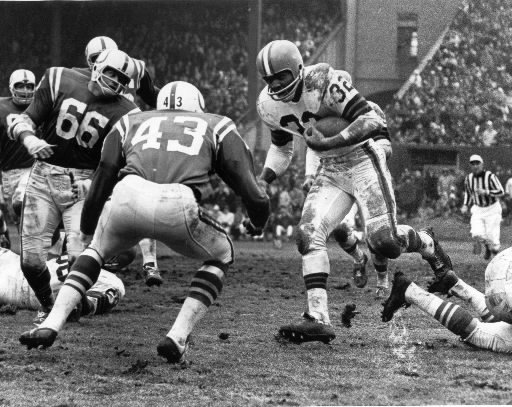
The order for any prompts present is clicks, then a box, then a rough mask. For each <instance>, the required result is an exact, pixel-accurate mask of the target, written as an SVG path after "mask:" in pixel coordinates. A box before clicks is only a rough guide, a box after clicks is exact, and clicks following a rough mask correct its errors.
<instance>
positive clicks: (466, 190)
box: [462, 177, 471, 206]
mask: <svg viewBox="0 0 512 407" xmlns="http://www.w3.org/2000/svg"><path fill="white" fill-rule="evenodd" d="M470 203H471V188H470V187H469V177H466V179H465V180H464V201H463V202H462V205H464V206H469V205H470Z"/></svg>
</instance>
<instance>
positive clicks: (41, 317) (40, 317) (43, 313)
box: [32, 308, 50, 326]
mask: <svg viewBox="0 0 512 407" xmlns="http://www.w3.org/2000/svg"><path fill="white" fill-rule="evenodd" d="M48 315H50V310H44V309H42V308H41V309H39V310H38V311H37V314H36V316H35V318H34V319H33V320H32V322H33V323H34V325H35V326H39V325H41V324H42V323H43V322H44V321H45V319H46V318H48Z"/></svg>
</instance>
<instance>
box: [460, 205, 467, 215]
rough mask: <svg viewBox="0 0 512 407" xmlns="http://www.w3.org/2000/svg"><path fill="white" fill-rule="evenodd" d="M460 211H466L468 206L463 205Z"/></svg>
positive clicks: (463, 212) (464, 212)
mask: <svg viewBox="0 0 512 407" xmlns="http://www.w3.org/2000/svg"><path fill="white" fill-rule="evenodd" d="M460 213H462V214H463V215H465V214H466V213H468V206H467V205H463V206H462V208H460Z"/></svg>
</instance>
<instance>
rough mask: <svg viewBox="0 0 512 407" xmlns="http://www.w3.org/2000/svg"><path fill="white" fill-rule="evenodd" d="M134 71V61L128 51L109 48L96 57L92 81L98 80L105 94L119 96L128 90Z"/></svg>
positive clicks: (97, 82)
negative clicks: (127, 53)
mask: <svg viewBox="0 0 512 407" xmlns="http://www.w3.org/2000/svg"><path fill="white" fill-rule="evenodd" d="M133 72H134V63H133V61H132V59H131V58H130V57H129V56H128V55H126V53H124V52H123V51H119V50H114V49H107V50H105V51H102V52H101V53H100V54H99V55H98V57H97V58H96V60H95V62H94V64H93V67H92V73H91V81H92V82H96V84H97V85H98V86H99V88H100V89H101V92H102V93H103V95H104V96H117V95H120V94H122V93H124V92H126V90H127V89H128V84H129V83H130V81H131V78H132V75H133Z"/></svg>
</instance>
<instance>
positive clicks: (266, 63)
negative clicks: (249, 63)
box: [263, 42, 273, 76]
mask: <svg viewBox="0 0 512 407" xmlns="http://www.w3.org/2000/svg"><path fill="white" fill-rule="evenodd" d="M272 45H273V42H271V43H269V44H267V46H266V47H265V50H264V51H263V69H264V70H265V75H266V76H269V75H272V73H273V72H272V63H271V62H270V48H272Z"/></svg>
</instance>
